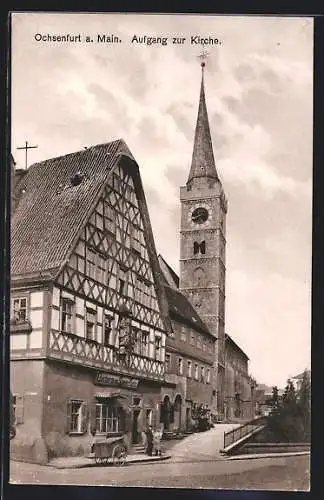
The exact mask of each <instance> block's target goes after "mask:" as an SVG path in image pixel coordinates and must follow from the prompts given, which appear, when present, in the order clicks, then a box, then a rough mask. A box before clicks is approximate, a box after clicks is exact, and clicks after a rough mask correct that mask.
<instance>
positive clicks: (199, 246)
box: [194, 241, 206, 255]
mask: <svg viewBox="0 0 324 500" xmlns="http://www.w3.org/2000/svg"><path fill="white" fill-rule="evenodd" d="M198 253H201V254H202V255H205V253H206V242H205V241H202V242H201V243H198V241H195V242H194V255H197V254H198Z"/></svg>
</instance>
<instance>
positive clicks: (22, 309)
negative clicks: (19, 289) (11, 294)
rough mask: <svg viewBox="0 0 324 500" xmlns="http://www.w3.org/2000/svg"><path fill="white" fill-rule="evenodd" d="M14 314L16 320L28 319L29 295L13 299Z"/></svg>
mask: <svg viewBox="0 0 324 500" xmlns="http://www.w3.org/2000/svg"><path fill="white" fill-rule="evenodd" d="M12 316H13V318H14V319H15V320H16V321H26V320H27V297H17V298H14V299H13V300H12Z"/></svg>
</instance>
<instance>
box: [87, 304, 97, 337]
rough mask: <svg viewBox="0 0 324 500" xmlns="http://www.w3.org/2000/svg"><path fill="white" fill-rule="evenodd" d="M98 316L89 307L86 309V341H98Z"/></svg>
mask: <svg viewBox="0 0 324 500" xmlns="http://www.w3.org/2000/svg"><path fill="white" fill-rule="evenodd" d="M96 316H97V313H96V311H95V310H94V309H90V308H88V307H87V309H86V339H87V340H96V339H95V337H96Z"/></svg>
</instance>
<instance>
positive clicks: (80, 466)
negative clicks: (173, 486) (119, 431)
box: [46, 455, 171, 469]
mask: <svg viewBox="0 0 324 500" xmlns="http://www.w3.org/2000/svg"><path fill="white" fill-rule="evenodd" d="M169 458H171V455H163V456H162V457H156V458H153V457H152V458H149V459H146V460H143V459H142V458H137V459H133V460H129V461H127V460H126V462H125V464H124V465H123V466H121V467H127V466H129V465H132V464H147V463H149V464H152V463H154V462H161V461H163V460H168V459H169ZM46 466H47V467H52V468H53V469H84V468H86V467H109V466H110V467H113V464H112V463H109V464H97V463H96V462H95V461H93V462H89V463H80V464H73V465H72V464H71V465H55V464H51V463H48V464H46Z"/></svg>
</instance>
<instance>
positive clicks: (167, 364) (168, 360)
mask: <svg viewBox="0 0 324 500" xmlns="http://www.w3.org/2000/svg"><path fill="white" fill-rule="evenodd" d="M165 367H166V371H167V372H169V371H171V354H166V355H165Z"/></svg>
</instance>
